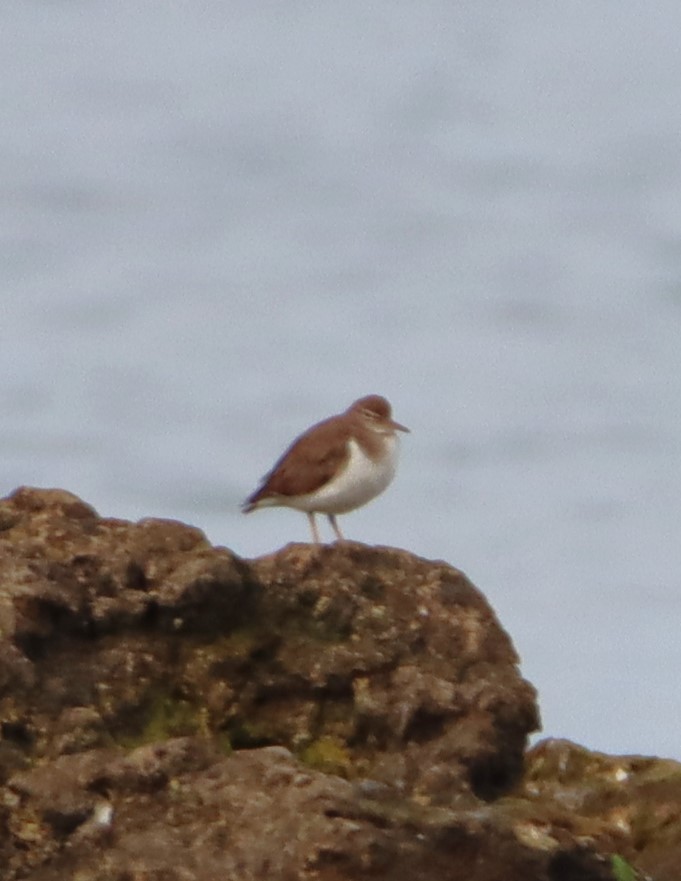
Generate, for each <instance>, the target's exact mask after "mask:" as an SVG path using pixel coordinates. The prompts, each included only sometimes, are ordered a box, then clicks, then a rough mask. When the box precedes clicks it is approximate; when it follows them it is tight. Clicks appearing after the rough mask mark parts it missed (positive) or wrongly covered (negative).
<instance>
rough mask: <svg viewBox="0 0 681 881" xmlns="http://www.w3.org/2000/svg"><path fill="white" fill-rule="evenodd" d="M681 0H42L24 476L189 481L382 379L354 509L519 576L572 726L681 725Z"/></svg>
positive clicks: (102, 483)
mask: <svg viewBox="0 0 681 881" xmlns="http://www.w3.org/2000/svg"><path fill="white" fill-rule="evenodd" d="M680 26H681V7H679V6H678V4H673V3H671V2H659V3H656V4H653V5H650V4H643V3H641V2H633V0H618V2H614V0H613V2H605V0H604V2H601V3H598V4H594V3H588V2H575V3H571V4H558V3H538V2H517V3H515V4H511V5H509V4H505V3H501V2H493V0H489V2H475V3H473V2H462V3H457V4H452V3H445V2H437V0H424V2H422V3H420V4H407V3H402V2H399V0H398V2H395V0H393V2H387V0H377V2H375V3H373V4H369V5H367V4H365V3H360V2H354V0H351V2H348V3H345V4H342V5H339V4H334V3H330V2H328V3H326V2H321V3H318V4H314V5H312V4H304V3H296V2H292V3H289V4H285V5H284V6H282V5H281V4H275V3H267V2H263V3H259V4H250V3H239V2H236V0H234V2H231V3H228V4H225V3H223V2H217V0H205V2H202V3H196V2H193V3H188V2H175V3H171V4H168V3H161V2H148V3H144V4H139V3H134V2H131V0H121V2H119V3H116V4H114V5H112V4H110V3H104V2H100V0H89V2H87V3H86V2H68V0H62V2H60V3H44V2H37V0H7V2H5V3H4V4H3V6H2V9H1V10H0V65H1V73H2V90H1V92H0V102H1V104H0V106H1V109H2V119H3V125H2V127H1V128H0V254H1V259H0V279H1V282H2V286H1V288H0V309H1V312H2V320H1V322H0V370H1V377H0V406H1V407H2V413H3V421H2V428H0V452H1V456H0V489H1V490H2V492H3V494H4V493H5V492H10V491H11V490H12V489H13V488H14V487H16V486H17V485H20V484H35V485H45V486H62V487H65V488H68V489H70V490H72V491H74V492H76V493H78V494H79V495H81V496H82V497H83V498H85V499H86V500H87V501H89V502H91V503H92V504H94V505H95V507H96V508H97V509H98V510H99V511H100V513H102V514H105V515H114V516H120V517H127V518H139V517H142V516H150V515H151V516H160V517H174V518H179V519H181V520H184V521H187V522H190V523H193V524H196V525H198V526H200V527H202V528H203V529H205V531H206V532H207V534H208V535H209V537H210V538H211V540H213V541H214V542H216V543H220V544H226V545H228V546H229V547H231V548H233V549H234V550H235V551H236V552H238V553H240V554H242V555H245V556H255V555H259V554H261V553H265V552H269V551H271V550H272V549H274V548H276V547H279V546H281V545H282V544H284V543H286V542H288V541H291V540H301V539H302V540H305V539H306V538H307V524H306V522H305V518H304V517H302V516H301V515H299V514H296V513H295V512H286V511H264V512H257V513H255V514H252V515H250V516H249V517H243V516H242V515H241V514H240V513H239V510H238V505H239V502H240V501H241V499H242V498H243V497H244V496H245V495H246V494H247V493H249V492H250V491H251V490H252V489H253V488H254V486H255V484H256V483H257V481H258V479H259V477H260V476H261V475H262V474H263V472H264V471H265V470H267V469H268V468H269V466H270V465H271V464H272V461H273V460H274V458H275V457H276V456H277V455H278V454H279V453H280V452H281V450H282V449H283V447H284V446H285V445H286V444H287V443H288V442H289V441H290V440H291V438H292V437H293V436H294V435H295V434H296V433H297V432H299V431H300V430H302V429H303V428H305V427H306V426H307V425H309V424H310V423H311V422H313V421H315V420H317V419H319V418H321V417H323V416H326V415H329V414H331V413H333V412H335V411H338V410H340V409H343V408H344V407H345V406H347V404H349V403H350V401H352V400H353V399H354V398H356V397H358V396H359V395H361V394H365V393H368V392H380V393H383V394H385V395H387V396H388V397H389V398H390V399H391V400H392V401H393V404H394V407H395V415H396V418H397V419H399V420H400V421H402V422H404V423H406V424H407V425H409V426H410V427H411V428H412V432H413V433H412V434H411V435H409V436H408V437H406V438H405V441H404V444H403V459H402V465H401V469H400V473H399V475H398V478H397V480H396V482H395V484H394V485H393V486H392V487H391V488H390V489H389V490H388V492H387V493H386V495H385V496H383V497H382V498H381V499H379V500H377V501H376V502H374V503H373V504H372V505H370V506H368V507H367V508H365V509H363V510H361V511H358V512H356V513H354V514H351V515H349V516H348V517H347V518H344V522H343V526H344V529H345V531H346V533H347V534H348V535H349V536H350V537H354V538H357V539H361V540H363V541H366V542H369V543H381V544H389V545H396V546H399V547H404V548H407V549H409V550H411V551H413V552H415V553H417V554H421V555H424V556H426V557H432V558H442V559H445V560H447V561H449V562H451V563H453V564H455V565H457V566H459V567H460V568H462V569H463V570H464V571H466V572H467V573H468V574H469V575H470V576H471V577H472V578H473V579H474V581H475V582H476V583H477V584H478V585H479V586H480V587H481V589H482V590H483V591H484V592H485V593H486V594H487V596H488V597H489V599H490V601H491V602H492V604H493V605H494V607H495V609H496V610H497V612H498V614H499V616H500V618H501V620H502V622H503V623H504V625H505V626H506V628H507V629H508V630H509V632H510V633H511V635H512V636H513V639H514V641H515V643H516V646H517V648H518V650H519V652H520V654H521V656H522V669H523V673H524V674H525V675H526V676H527V677H528V678H529V679H530V680H531V681H532V682H534V683H535V685H537V687H538V688H539V691H540V701H541V707H542V712H543V717H544V729H545V733H547V734H551V735H556V736H566V737H570V738H573V739H575V740H577V741H579V742H582V743H585V744H586V745H588V746H590V747H592V748H598V749H603V750H607V751H610V752H642V753H647V754H661V755H667V756H674V757H676V758H681V746H680V745H679V740H678V736H677V732H676V728H677V725H676V722H675V720H676V719H678V717H679V713H680V712H681V685H680V684H679V677H678V675H677V670H678V669H679V666H680V664H681V640H680V639H679V619H680V618H681V596H680V594H679V572H681V542H680V541H679V522H680V521H681V467H680V463H681V416H680V415H679V412H680V410H679V398H680V394H681V369H680V368H681V357H680V348H681V126H680V125H679V106H681V54H680V53H679V52H678V33H679V27H680Z"/></svg>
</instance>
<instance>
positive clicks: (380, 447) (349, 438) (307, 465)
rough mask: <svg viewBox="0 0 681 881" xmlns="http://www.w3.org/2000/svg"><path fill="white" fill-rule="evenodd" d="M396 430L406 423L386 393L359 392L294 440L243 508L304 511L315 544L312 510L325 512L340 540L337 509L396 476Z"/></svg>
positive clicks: (361, 501)
mask: <svg viewBox="0 0 681 881" xmlns="http://www.w3.org/2000/svg"><path fill="white" fill-rule="evenodd" d="M398 431H409V429H408V428H405V427H404V425H400V424H399V422H395V421H393V419H392V410H391V407H390V404H389V403H388V401H386V399H385V398H383V397H381V396H380V395H367V397H365V398H360V399H359V400H358V401H355V403H354V404H352V405H351V406H350V407H348V409H347V410H346V411H345V412H344V413H339V414H338V415H337V416H331V417H330V418H329V419H324V420H323V421H322V422H318V423H317V424H316V425H313V426H312V428H308V430H307V431H306V432H304V433H303V434H301V435H300V437H298V438H297V439H296V440H294V441H293V443H292V444H291V446H290V447H289V448H288V449H287V450H286V452H285V453H284V454H283V456H282V457H281V458H280V459H279V460H278V461H277V462H276V464H275V465H274V467H273V468H272V470H271V471H270V472H269V473H268V474H267V475H266V476H265V477H264V479H263V481H262V484H261V485H260V487H259V488H258V489H257V490H256V491H255V492H254V493H253V495H251V496H249V498H248V499H246V501H245V502H244V504H243V512H244V513H245V514H247V513H248V512H249V511H254V510H255V509H256V508H265V507H270V506H284V507H287V508H295V509H296V510H297V511H304V512H305V513H306V514H307V516H308V519H309V521H310V528H311V529H312V540H313V541H314V542H315V544H319V532H318V531H317V524H316V522H315V514H326V516H327V517H328V518H329V522H330V523H331V526H332V528H333V531H334V532H335V534H336V536H337V538H338V539H339V540H341V541H342V540H343V534H342V533H341V531H340V529H339V528H338V524H337V523H336V515H337V514H346V513H347V512H348V511H353V510H354V509H355V508H359V507H361V506H362V505H366V503H367V502H369V501H371V499H373V498H375V497H376V496H377V495H379V493H382V492H383V490H384V489H385V488H386V487H387V486H388V484H389V483H390V481H391V480H392V479H393V477H394V476H395V469H396V467H397V454H398V447H399V438H398V436H397V432H398Z"/></svg>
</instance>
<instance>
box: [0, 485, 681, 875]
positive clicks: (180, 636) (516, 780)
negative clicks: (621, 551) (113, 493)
mask: <svg viewBox="0 0 681 881" xmlns="http://www.w3.org/2000/svg"><path fill="white" fill-rule="evenodd" d="M517 660H518V659H517V657H516V654H515V651H514V649H513V646H512V644H511V642H510V640H509V638H508V636H507V635H506V633H505V632H504V631H503V629H502V628H501V627H500V625H499V623H498V622H497V620H496V618H495V616H494V613H493V612H492V610H491V609H490V607H489V605H488V604H487V602H486V601H485V599H484V598H483V596H482V595H481V594H480V593H479V592H478V591H477V590H476V589H475V588H474V587H473V586H472V585H471V584H470V582H468V581H467V579H466V578H465V577H464V576H463V575H462V574H461V573H460V572H458V571H457V570H455V569H453V568H451V567H450V566H447V565H445V564H444V563H433V562H428V561H425V560H422V559H419V558H417V557H414V556H412V555H411V554H408V553H406V552H403V551H396V550H392V549H385V548H384V549H377V548H368V547H365V546H363V545H359V544H354V543H347V544H342V545H334V546H329V547H324V548H312V547H310V546H307V545H292V546H289V547H287V548H284V549H283V550H282V551H280V552H278V553H277V554H275V555H272V556H271V557H267V558H263V559H259V560H255V561H244V560H241V559H239V558H238V557H236V556H235V555H233V554H232V553H230V552H229V551H227V550H225V549H223V548H213V547H212V546H210V545H209V544H208V542H207V541H206V540H205V538H204V536H203V535H202V533H201V532H200V531H198V530H196V529H193V528H190V527H188V526H184V525H182V524H179V523H175V522H169V521H160V520H145V521H142V522H140V523H138V524H132V523H127V522H123V521H119V520H110V519H104V518H100V517H98V516H97V514H96V512H94V511H93V510H92V509H91V508H90V507H89V506H88V505H86V504H84V503H83V502H82V501H80V500H79V499H77V498H76V497H74V496H72V495H70V494H69V493H66V492H62V491H58V490H53V491H48V490H31V489H22V490H19V491H17V492H16V493H15V494H13V495H12V496H11V497H10V498H8V499H6V500H4V501H2V502H0V734H1V738H0V786H1V789H0V879H2V881H5V879H7V881H15V879H19V878H31V879H36V881H53V879H54V881H56V879H60V881H61V879H64V878H73V879H79V881H90V879H101V881H104V879H106V881H149V879H153V881H175V879H178V881H179V879H192V881H194V879H198V881H212V879H216V881H217V879H220V881H230V879H235V881H236V879H238V881H248V879H260V878H268V879H275V881H276V879H297V878H301V879H304V878H309V879H313V878H314V879H328V881H341V879H361V878H385V879H396V881H399V879H402V878H405V879H406V878H426V879H434V881H438V879H466V881H492V879H498V881H501V879H503V881H514V879H516V878H517V879H523V881H608V879H613V878H614V877H616V876H615V875H614V874H613V868H615V869H618V867H619V869H621V868H622V866H624V869H622V871H624V872H627V871H628V869H627V868H626V864H624V862H622V864H621V865H620V864H613V863H612V861H611V857H610V854H612V853H619V854H621V855H623V857H626V858H627V859H631V861H632V862H634V861H637V863H638V865H641V866H644V867H648V870H649V871H653V870H655V871H659V872H661V874H658V875H656V876H655V877H656V878H659V879H660V881H667V879H669V881H671V879H672V878H678V877H679V875H678V873H677V874H669V872H668V871H667V869H665V865H669V866H671V865H673V858H674V856H675V855H676V854H679V852H680V851H679V844H678V842H679V835H678V829H677V825H678V820H677V821H675V822H674V821H673V820H672V819H670V818H671V817H673V816H674V815H673V811H674V810H676V811H677V813H676V815H675V816H678V800H675V798H676V797H675V795H674V793H675V792H676V788H675V787H677V788H678V774H677V773H676V770H675V769H676V766H673V763H666V764H663V765H662V764H659V763H657V764H656V763H654V762H653V763H652V764H651V763H650V762H649V763H648V764H647V765H646V764H645V762H644V761H643V760H638V764H637V763H636V761H634V760H615V759H610V760H609V759H607V757H595V756H594V755H593V754H590V753H587V752H586V751H580V750H579V749H578V748H576V747H573V746H572V745H565V744H544V745H543V746H541V747H537V748H536V749H535V750H533V751H532V752H531V753H530V754H529V756H528V770H527V772H526V773H525V775H524V776H523V762H524V750H525V746H526V739H527V735H528V733H530V732H531V731H532V730H534V729H536V728H537V727H538V712H537V707H536V702H535V694H534V691H533V689H532V687H531V686H530V685H528V683H526V682H525V681H524V680H523V679H522V678H521V677H520V675H519V673H518V668H517ZM608 762H615V763H617V762H619V764H616V768H617V769H619V770H617V771H613V770H612V768H610V767H609V765H608ZM626 762H630V764H626ZM622 763H625V764H622ZM566 768H567V769H568V770H569V773H568V772H567V771H566V770H565V769H566ZM622 768H625V769H629V771H628V772H627V773H628V776H626V775H625V772H624V771H623V770H622ZM566 774H567V777H566ZM623 775H624V776H623ZM642 775H643V776H642ZM656 775H658V776H657V777H656ZM658 777H659V778H660V779H658ZM653 778H654V780H653ZM665 787H666V788H665ZM634 802H635V803H636V807H634ZM644 805H645V807H644ZM675 823H676V825H675ZM660 828H664V829H665V830H666V833H668V834H666V838H665V837H664V836H662V837H660V836H658V834H657V833H658V831H659V829H660ZM642 830H643V831H642ZM663 838H664V840H663ZM653 841H655V846H654V847H653V844H652V842H653ZM679 864H681V862H680V861H679V860H677V863H676V865H679ZM660 867H661V868H660ZM669 871H671V870H669ZM665 872H667V873H666V874H665ZM632 877H633V876H632ZM619 881H629V879H628V878H627V877H626V875H622V877H621V879H619Z"/></svg>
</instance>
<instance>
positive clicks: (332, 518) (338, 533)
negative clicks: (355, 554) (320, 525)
mask: <svg viewBox="0 0 681 881" xmlns="http://www.w3.org/2000/svg"><path fill="white" fill-rule="evenodd" d="M326 516H327V517H328V518H329V523H330V524H331V528H332V529H333V531H334V532H335V533H336V538H337V539H338V541H345V536H344V535H343V533H342V532H341V531H340V528H339V526H338V524H337V523H336V515H335V514H327V515H326Z"/></svg>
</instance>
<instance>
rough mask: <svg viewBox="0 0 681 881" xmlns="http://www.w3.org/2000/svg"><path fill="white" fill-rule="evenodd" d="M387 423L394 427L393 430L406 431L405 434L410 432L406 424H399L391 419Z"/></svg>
mask: <svg viewBox="0 0 681 881" xmlns="http://www.w3.org/2000/svg"><path fill="white" fill-rule="evenodd" d="M389 425H390V427H391V428H394V429H395V431H406V433H407V434H411V432H410V431H409V429H408V428H407V426H406V425H400V423H399V422H395V421H394V420H393V419H391V420H390V422H389Z"/></svg>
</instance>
